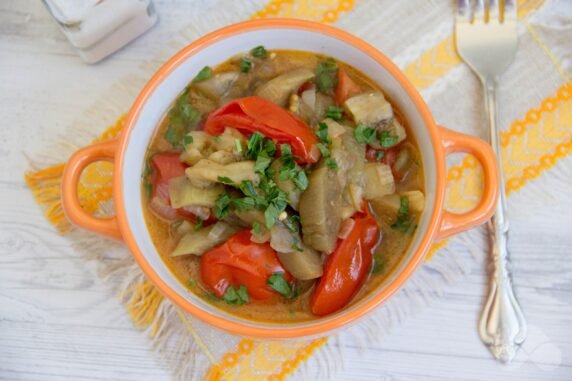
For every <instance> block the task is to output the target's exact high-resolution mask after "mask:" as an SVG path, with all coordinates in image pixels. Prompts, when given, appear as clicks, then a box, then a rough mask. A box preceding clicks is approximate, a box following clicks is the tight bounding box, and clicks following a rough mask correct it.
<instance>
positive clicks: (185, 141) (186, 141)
mask: <svg viewBox="0 0 572 381" xmlns="http://www.w3.org/2000/svg"><path fill="white" fill-rule="evenodd" d="M183 144H184V145H185V146H188V145H189V144H193V137H192V136H191V135H185V137H184V138H183Z"/></svg>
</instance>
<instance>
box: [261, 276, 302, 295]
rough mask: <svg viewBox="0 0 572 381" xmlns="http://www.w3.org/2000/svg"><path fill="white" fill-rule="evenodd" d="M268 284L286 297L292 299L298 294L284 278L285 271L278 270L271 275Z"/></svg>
mask: <svg viewBox="0 0 572 381" xmlns="http://www.w3.org/2000/svg"><path fill="white" fill-rule="evenodd" d="M266 284H267V285H269V286H270V288H272V289H273V290H274V291H276V292H277V293H279V294H280V295H282V296H284V297H285V298H286V299H292V298H294V297H296V296H297V295H296V292H295V291H294V290H293V289H292V287H291V286H290V284H289V283H288V282H287V281H286V279H284V273H282V272H276V273H273V274H272V275H270V277H269V278H268V280H267V281H266Z"/></svg>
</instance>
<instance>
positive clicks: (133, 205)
mask: <svg viewBox="0 0 572 381" xmlns="http://www.w3.org/2000/svg"><path fill="white" fill-rule="evenodd" d="M255 45H264V46H265V47H266V48H268V49H292V50H305V51H310V52H316V53H322V54H325V55H329V56H332V57H334V58H336V59H339V60H341V61H344V62H346V63H348V64H350V65H352V66H353V67H355V68H357V69H359V70H360V71H362V72H363V73H365V74H366V75H367V76H369V77H370V78H371V79H372V80H374V81H376V82H377V83H378V84H379V85H380V86H381V87H382V88H383V90H384V91H385V92H386V93H387V94H388V95H389V97H390V98H391V99H392V100H393V101H394V102H395V103H396V104H397V106H398V107H399V109H400V110H401V111H402V112H403V114H404V115H405V118H406V119H407V121H408V124H409V126H410V128H411V131H412V133H413V134H414V135H415V138H416V140H417V142H418V144H419V149H420V153H421V156H422V160H423V166H424V170H425V191H426V207H425V211H424V212H423V215H422V216H421V220H420V224H419V227H418V229H417V231H416V233H415V236H414V238H413V241H412V244H411V246H410V247H409V249H408V251H407V253H406V254H405V257H404V259H403V260H402V261H401V263H400V264H399V266H398V267H397V269H395V270H394V271H393V273H392V275H391V276H390V277H389V278H388V279H387V280H386V281H385V283H384V284H382V285H381V286H380V287H379V288H378V289H377V290H376V291H375V292H373V293H371V294H369V295H368V296H366V297H365V298H363V299H361V300H359V301H357V302H354V303H352V304H351V305H349V306H348V307H346V308H344V309H343V310H341V311H339V312H337V313H334V314H332V315H329V316H325V317H321V318H317V319H316V320H313V321H309V322H302V323H291V324H275V323H264V322H256V321H251V320H246V319H243V318H240V317H236V316H233V315H230V314H228V313H227V312H224V311H222V310H220V309H218V308H216V307H214V306H212V305H210V304H208V303H206V302H205V301H203V300H201V299H200V298H198V297H196V296H195V295H194V294H193V293H192V292H191V291H189V290H188V289H187V288H186V287H185V286H184V285H182V284H181V283H180V282H179V281H178V280H177V279H176V278H175V276H174V275H173V274H172V273H171V272H170V271H169V269H168V268H167V267H166V265H165V264H164V263H163V261H162V260H161V258H160V256H159V254H158V253H157V250H156V249H155V247H154V246H153V243H152V240H151V237H150V235H149V232H148V231H147V228H146V225H145V221H144V218H143V212H142V196H141V184H140V182H141V173H142V171H143V166H144V157H145V151H146V149H147V146H148V144H149V142H150V140H151V138H152V135H153V132H154V131H155V129H156V128H157V126H158V125H159V122H160V120H161V118H162V117H163V115H164V114H165V112H166V111H167V110H168V109H169V106H170V105H171V103H172V102H173V101H174V100H175V98H176V97H177V95H178V94H179V93H180V92H181V91H182V90H183V89H184V87H185V86H186V85H187V84H188V83H189V82H190V81H191V79H192V78H193V77H194V76H195V75H196V73H197V72H198V71H199V70H200V69H201V68H203V67H204V66H205V65H210V66H215V65H217V64H218V63H221V62H223V61H225V60H227V59H228V58H230V57H231V56H233V55H235V54H237V53H240V52H244V51H248V50H249V49H251V48H252V47H253V46H255ZM457 151H462V152H469V153H471V154H473V155H474V156H475V157H476V158H477V159H478V161H479V162H480V163H481V165H482V167H483V173H484V184H485V187H484V194H483V197H482V199H481V201H480V202H479V205H478V206H477V207H476V208H475V209H474V210H472V211H470V212H468V213H465V214H460V215H457V214H451V213H449V212H446V211H444V210H443V204H444V199H445V187H446V165H445V156H446V155H448V154H450V153H452V152H457ZM97 160H110V161H113V163H114V164H115V167H114V180H113V200H114V202H115V210H116V216H115V217H113V218H108V219H97V218H95V217H92V216H90V215H88V214H86V213H85V212H84V211H83V210H82V209H81V207H80V204H79V200H78V196H77V184H78V180H79V176H80V174H81V172H82V170H83V169H84V168H85V167H86V166H87V165H88V164H89V163H91V162H94V161H97ZM498 184H499V175H498V172H497V165H496V162H495V159H494V155H493V152H492V150H491V148H490V147H489V145H487V144H486V143H484V142H483V141H481V140H479V139H477V138H473V137H469V136H466V135H462V134H458V133H455V132H453V131H450V130H447V129H445V128H443V127H439V126H437V125H436V124H435V121H434V120H433V118H432V116H431V112H430V111H429V109H428V107H427V105H426V104H425V102H424V101H423V99H422V98H421V96H420V95H419V93H418V92H417V91H416V90H415V88H414V87H413V85H412V84H411V83H410V82H409V81H408V80H407V78H406V77H405V75H404V74H403V73H402V72H401V71H400V70H399V69H398V68H397V67H396V66H395V65H394V64H393V63H392V62H391V61H390V60H389V59H388V58H387V57H386V56H384V55H383V54H382V53H380V52H379V51H378V50H376V49H375V48H374V47H372V46H371V45H369V44H367V43H366V42H364V41H362V40H360V39H359V38H357V37H354V36H352V35H350V34H348V33H346V32H344V31H341V30H339V29H336V28H333V27H331V26H326V25H322V24H317V23H313V22H307V21H299V20H285V19H282V20H281V19H276V20H265V21H248V22H244V23H240V24H236V25H231V26H229V27H226V28H223V29H220V30H218V31H216V32H214V33H211V34H208V35H206V36H204V37H202V38H200V39H198V40H197V41H195V42H193V43H192V44H190V45H189V46H187V47H186V48H184V49H183V50H181V51H180V52H179V53H177V54H176V55H175V56H174V57H172V58H171V59H170V60H169V61H168V62H167V63H166V64H165V65H164V66H163V67H162V68H161V69H160V70H159V71H158V72H157V73H156V74H155V75H154V76H153V78H151V80H150V81H149V83H148V84H147V85H146V86H145V88H144V89H143V91H141V93H140V94H139V96H138V97H137V100H136V101H135V103H134V104H133V107H132V108H131V111H130V112H129V115H128V116H127V119H126V121H125V126H124V130H123V133H122V135H121V138H119V139H118V140H112V141H108V142H104V143H99V144H96V145H93V146H91V147H88V148H85V149H82V150H80V151H78V152H76V153H75V154H74V155H73V156H72V157H71V158H70V160H69V162H68V164H67V166H66V169H65V172H64V183H63V206H64V211H65V213H66V215H67V217H68V218H69V219H70V221H72V222H73V223H74V224H76V225H77V226H79V227H83V228H85V229H88V230H92V231H94V232H96V233H100V234H103V235H105V236H108V237H112V238H116V239H119V240H123V241H124V242H125V243H126V244H127V246H128V247H129V249H130V250H131V252H132V253H133V256H134V257H135V259H136V260H137V262H138V263H139V265H140V266H141V269H142V270H143V272H145V274H146V275H147V277H148V278H149V279H150V280H151V281H152V282H153V283H154V284H155V286H157V288H158V289H159V290H161V292H162V293H163V294H165V296H167V297H168V298H169V299H170V300H171V301H172V302H173V303H175V304H176V305H178V306H179V307H181V308H182V309H183V310H185V311H187V312H189V313H190V314H192V315H194V316H196V317H197V318H199V319H201V320H203V321H205V322H207V323H209V324H211V325H213V326H215V327H218V328H221V329H223V330H226V331H228V332H231V333H234V334H239V335H245V336H250V337H259V338H293V337H302V336H319V335H323V334H326V333H330V332H332V331H333V330H336V329H339V328H341V327H344V326H347V325H348V324H350V323H352V322H355V321H356V320H358V319H359V318H361V317H363V316H365V315H367V314H368V313H369V312H371V311H372V310H373V309H374V308H376V307H378V306H380V305H381V304H382V303H383V302H385V301H386V300H387V299H388V298H389V297H391V296H392V295H393V294H394V293H395V292H396V291H397V290H399V289H400V288H401V287H402V286H403V284H404V283H405V282H406V281H407V279H409V277H410V276H411V275H412V274H413V272H414V271H415V269H416V268H417V267H418V266H419V265H420V263H421V262H422V261H423V259H424V257H425V255H426V253H427V251H428V249H429V247H430V245H431V243H432V242H433V241H435V240H438V239H441V238H443V237H445V236H448V235H450V234H454V233H457V232H460V231H463V230H466V229H469V228H471V227H474V226H476V225H478V224H480V223H482V222H484V221H485V220H486V219H488V218H489V217H490V216H491V214H492V212H493V210H494V208H495V205H496V201H497V196H498Z"/></svg>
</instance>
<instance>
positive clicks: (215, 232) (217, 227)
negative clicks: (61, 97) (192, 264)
mask: <svg viewBox="0 0 572 381" xmlns="http://www.w3.org/2000/svg"><path fill="white" fill-rule="evenodd" d="M230 231H236V228H233V227H232V226H231V225H229V224H227V223H226V222H224V221H219V222H217V223H216V224H214V225H213V228H212V229H211V231H210V232H209V235H208V239H210V240H211V241H218V240H219V239H220V237H222V236H227V235H228V233H229V232H230Z"/></svg>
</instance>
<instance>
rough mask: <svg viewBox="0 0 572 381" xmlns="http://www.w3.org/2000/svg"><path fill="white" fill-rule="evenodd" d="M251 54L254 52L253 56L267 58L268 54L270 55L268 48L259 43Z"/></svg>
mask: <svg viewBox="0 0 572 381" xmlns="http://www.w3.org/2000/svg"><path fill="white" fill-rule="evenodd" d="M250 54H252V56H253V57H256V58H266V56H267V55H268V52H267V51H266V48H265V47H264V46H262V45H259V46H257V47H255V48H254V49H252V50H251V51H250Z"/></svg>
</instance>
